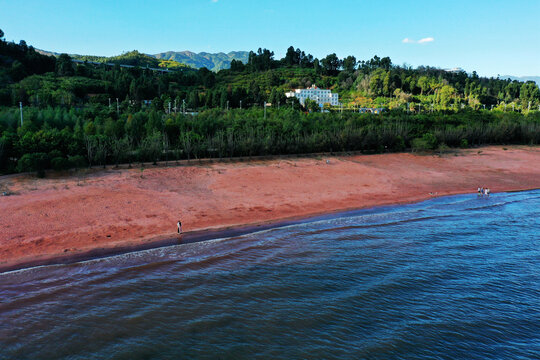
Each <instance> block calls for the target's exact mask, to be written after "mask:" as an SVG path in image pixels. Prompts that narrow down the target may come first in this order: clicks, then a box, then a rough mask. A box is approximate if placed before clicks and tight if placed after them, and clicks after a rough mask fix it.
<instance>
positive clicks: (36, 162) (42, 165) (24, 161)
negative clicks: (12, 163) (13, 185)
mask: <svg viewBox="0 0 540 360" xmlns="http://www.w3.org/2000/svg"><path fill="white" fill-rule="evenodd" d="M48 165H49V157H48V156H47V154H45V153H31V154H24V155H23V156H22V157H21V158H20V159H19V161H18V163H17V171H19V172H32V171H35V172H37V176H38V177H45V169H46V168H47V167H48Z"/></svg>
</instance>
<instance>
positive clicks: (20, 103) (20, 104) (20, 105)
mask: <svg viewBox="0 0 540 360" xmlns="http://www.w3.org/2000/svg"><path fill="white" fill-rule="evenodd" d="M19 107H20V108H21V127H22V126H23V112H22V101H20V102H19Z"/></svg>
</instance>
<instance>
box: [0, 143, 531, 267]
mask: <svg viewBox="0 0 540 360" xmlns="http://www.w3.org/2000/svg"><path fill="white" fill-rule="evenodd" d="M327 160H329V163H327ZM78 182H79V180H78V178H77V177H76V176H69V177H58V176H56V177H51V178H46V179H36V178H33V177H31V176H28V175H21V176H7V177H3V178H0V190H1V191H9V192H12V193H13V195H11V196H2V197H0V213H1V214H2V215H1V216H0V270H1V269H2V268H4V269H6V268H14V267H17V265H18V264H26V263H31V262H36V261H37V262H39V261H40V260H42V259H51V258H54V259H60V258H62V257H65V256H71V255H73V254H84V253H87V252H89V251H92V250H96V249H112V248H117V247H125V246H126V245H127V246H132V245H133V246H136V245H137V244H142V243H148V242H152V241H156V239H163V238H166V237H169V238H171V237H174V236H175V235H176V222H177V221H178V220H179V219H181V220H182V223H183V228H184V231H187V232H193V231H198V230H203V229H210V228H225V227H230V226H241V225H247V224H255V223H262V222H271V221H279V220H283V219H288V218H294V217H307V216H310V215H315V214H321V213H329V212H335V211H340V210H349V209H357V208H366V207H373V206H377V205H388V204H397V203H406V202H414V201H419V200H423V199H426V198H429V197H431V196H432V195H430V192H432V193H433V194H436V195H437V196H442V195H449V194H458V193H471V192H476V188H477V187H478V186H487V187H489V188H490V189H491V191H492V192H500V191H509V190H525V189H533V188H540V148H539V147H526V146H518V147H509V148H508V149H507V150H504V149H503V148H502V147H486V148H481V149H470V150H462V151H457V152H455V153H450V154H444V155H442V156H439V155H413V154H384V155H360V156H350V157H329V158H326V157H325V158H318V159H315V158H310V159H305V158H303V159H292V158H291V159H286V160H269V161H252V162H238V163H214V164H211V165H196V163H194V164H193V165H191V166H178V167H155V168H148V169H145V170H144V171H143V172H141V170H140V169H130V170H127V169H124V170H101V171H98V170H95V171H93V172H92V173H90V174H87V175H85V176H84V177H82V178H81V179H80V183H79V184H78Z"/></svg>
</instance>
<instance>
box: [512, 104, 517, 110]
mask: <svg viewBox="0 0 540 360" xmlns="http://www.w3.org/2000/svg"><path fill="white" fill-rule="evenodd" d="M515 108H516V105H515V104H514V103H512V111H515Z"/></svg>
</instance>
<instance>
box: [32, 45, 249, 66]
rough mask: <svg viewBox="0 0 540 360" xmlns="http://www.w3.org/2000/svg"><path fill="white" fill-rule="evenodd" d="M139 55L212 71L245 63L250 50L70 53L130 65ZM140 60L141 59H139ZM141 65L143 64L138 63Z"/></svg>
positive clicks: (79, 56) (73, 56) (95, 59)
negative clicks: (101, 53) (239, 62)
mask: <svg viewBox="0 0 540 360" xmlns="http://www.w3.org/2000/svg"><path fill="white" fill-rule="evenodd" d="M37 51H38V52H39V53H41V54H44V55H50V56H59V55H60V53H57V52H52V51H45V50H37ZM134 55H135V56H136V57H137V60H140V58H141V57H144V56H148V57H152V58H155V59H157V60H156V64H151V65H155V66H157V65H158V64H157V63H159V61H158V60H161V63H162V64H168V65H170V64H174V63H180V64H185V65H187V66H189V67H192V68H195V69H200V68H202V67H205V68H207V69H208V70H212V71H219V70H221V69H228V68H230V67H231V61H233V60H240V61H242V62H243V63H247V61H248V57H249V52H248V51H231V52H230V53H227V54H225V53H222V52H220V53H216V54H212V53H207V52H201V53H194V52H191V51H167V52H163V53H159V54H155V55H151V54H141V53H139V52H137V51H131V52H129V53H125V54H122V55H119V56H113V57H105V56H92V55H77V54H70V56H71V57H72V58H74V59H77V60H88V61H97V62H117V63H122V64H123V63H124V62H126V64H128V65H135V64H133V59H131V58H132V57H133V56H134ZM139 62H140V61H139ZM151 62H152V61H145V62H144V64H142V65H146V63H151ZM137 65H141V64H137Z"/></svg>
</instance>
